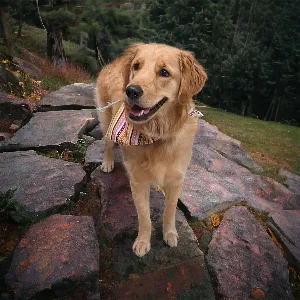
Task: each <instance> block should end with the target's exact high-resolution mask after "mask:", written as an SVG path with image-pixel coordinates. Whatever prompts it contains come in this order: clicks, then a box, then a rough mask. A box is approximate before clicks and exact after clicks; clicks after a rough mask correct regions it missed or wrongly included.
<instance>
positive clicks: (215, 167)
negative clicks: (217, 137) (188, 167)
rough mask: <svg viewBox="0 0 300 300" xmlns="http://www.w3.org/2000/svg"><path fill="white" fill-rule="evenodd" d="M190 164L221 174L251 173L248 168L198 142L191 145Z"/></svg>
mask: <svg viewBox="0 0 300 300" xmlns="http://www.w3.org/2000/svg"><path fill="white" fill-rule="evenodd" d="M191 164H192V165H198V166H200V167H201V168H203V169H205V170H207V171H209V172H212V173H216V174H218V175H222V176H232V175H248V174H251V173H250V172H249V171H248V169H246V168H244V167H242V166H240V165H239V164H237V163H235V162H234V161H232V160H230V159H228V158H226V157H224V156H223V155H221V154H220V153H219V152H218V151H216V150H214V149H211V148H208V147H207V146H205V145H200V144H194V146H193V153H192V159H191Z"/></svg>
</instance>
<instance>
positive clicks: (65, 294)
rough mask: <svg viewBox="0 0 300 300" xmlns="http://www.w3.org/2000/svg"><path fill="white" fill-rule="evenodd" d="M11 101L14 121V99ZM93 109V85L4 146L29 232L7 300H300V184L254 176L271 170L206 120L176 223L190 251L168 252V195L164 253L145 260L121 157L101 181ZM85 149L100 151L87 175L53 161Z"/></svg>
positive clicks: (7, 178) (1, 159)
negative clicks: (67, 148)
mask: <svg viewBox="0 0 300 300" xmlns="http://www.w3.org/2000/svg"><path fill="white" fill-rule="evenodd" d="M1 99H2V100H1V101H2V102H1V103H2V104H1V103H0V104H1V105H5V107H6V111H7V112H9V111H10V106H11V105H13V104H11V99H7V100H5V95H3V97H2V98H1ZM3 103H4V104H3ZM19 105H20V107H19V109H21V110H20V112H21V111H22V105H23V104H22V103H21V102H20V104H19ZM92 107H93V86H92V85H86V84H74V85H70V86H66V87H63V88H61V89H60V90H58V91H56V92H53V93H50V94H48V95H47V96H45V97H44V98H43V99H42V100H41V102H40V104H39V107H38V108H37V109H38V110H39V111H38V112H36V113H34V114H33V116H31V115H30V114H29V115H28V114H26V117H25V118H31V119H30V120H29V122H27V121H28V120H27V121H26V122H23V123H22V121H21V122H20V124H22V125H25V126H23V127H22V128H21V129H19V130H18V131H17V132H16V133H14V134H13V133H11V134H10V135H8V136H7V135H3V136H4V141H2V142H1V143H0V152H2V153H0V176H1V181H0V192H1V193H2V194H4V193H6V192H7V191H8V190H14V194H13V201H14V202H13V203H14V209H12V211H11V212H10V214H11V216H12V217H13V218H14V220H15V221H16V222H27V224H28V225H27V227H24V228H26V229H25V230H24V235H23V237H22V238H21V240H20V241H19V244H18V246H17V247H16V249H15V250H14V252H13V253H11V254H12V256H11V257H4V258H1V259H0V269H1V270H3V271H4V273H3V275H2V276H0V278H3V279H5V282H6V283H5V286H6V288H5V290H4V291H2V290H0V299H90V300H91V299H100V297H101V299H102V300H103V299H104V300H105V299H205V300H210V299H237V300H240V299H297V297H298V296H299V294H297V292H295V291H294V298H293V295H292V291H291V287H290V284H289V271H288V264H289V265H292V266H293V267H296V268H298V269H300V234H299V232H300V194H299V192H298V191H299V186H300V180H299V178H298V177H299V176H298V177H297V176H295V175H293V174H292V175H290V174H288V173H285V174H286V175H285V176H286V177H287V182H286V183H287V187H285V186H283V185H281V184H279V183H277V182H275V181H274V180H271V179H268V178H264V177H262V176H259V175H255V174H252V173H251V170H256V171H259V170H261V167H260V166H258V165H257V164H256V163H255V162H254V161H253V160H252V159H251V157H250V156H249V155H248V154H247V152H246V151H245V150H244V149H243V148H242V146H241V144H240V142H238V141H236V140H234V139H232V138H230V137H228V136H226V135H224V134H222V133H221V132H219V131H218V130H217V128H216V127H215V126H211V125H210V124H208V123H207V122H205V121H203V120H201V122H200V128H199V129H200V130H199V132H198V134H197V136H196V139H195V144H194V149H193V157H192V161H191V165H190V167H189V169H188V172H187V175H186V180H185V183H184V186H183V191H182V195H181V197H180V205H179V207H180V209H178V211H177V213H176V223H177V229H178V233H179V236H180V239H179V244H178V247H176V248H169V247H168V246H167V245H165V244H164V242H163V238H162V219H161V216H162V211H163V208H164V200H163V195H162V193H161V192H158V191H156V190H155V189H152V190H151V196H150V197H151V218H152V220H153V228H152V246H151V247H152V248H151V251H150V252H149V253H148V254H147V255H146V256H145V257H143V258H138V257H136V256H135V255H134V254H133V252H132V250H131V248H132V244H133V241H134V239H135V237H136V234H137V214H136V211H135V208H134V205H133V201H132V196H131V192H130V186H129V181H128V178H127V176H126V172H125V170H124V166H123V164H122V159H121V152H120V149H119V148H117V149H116V164H115V170H114V171H113V172H112V173H109V174H104V173H102V172H100V170H99V167H97V166H99V165H100V163H101V161H102V158H103V147H104V143H103V141H102V140H101V138H102V136H103V135H102V134H101V132H100V130H99V127H97V120H96V117H95V113H94V111H93V110H92V109H91V108H92ZM1 118H5V113H4V116H3V115H1ZM15 119H16V121H18V120H24V115H22V113H19V115H16V116H15ZM12 134H13V136H12V137H10V136H11V135H12ZM81 138H88V139H89V141H90V142H92V143H91V145H90V146H89V147H88V149H87V151H86V153H85V162H84V164H83V165H81V164H79V163H73V162H67V161H64V160H61V159H57V158H50V157H46V156H43V155H41V154H43V151H44V148H45V147H47V148H48V149H49V148H53V149H56V148H57V147H59V146H60V145H66V144H68V145H72V144H76V143H77V142H78V140H79V139H81ZM95 139H96V140H95ZM284 172H286V171H284ZM80 195H81V196H80ZM89 205H90V206H89ZM254 211H256V213H255V214H253V213H254ZM215 214H220V215H221V217H220V218H219V217H216V216H215ZM222 216H223V218H222ZM257 216H261V218H260V219H259V218H257ZM210 217H214V218H216V219H217V220H219V221H218V222H217V223H219V222H220V225H219V224H215V223H214V222H213V221H211V220H214V219H213V218H212V219H210ZM262 219H263V221H262ZM188 221H189V222H188ZM28 222H29V223H28ZM31 223H32V224H31ZM30 224H31V225H30ZM189 224H190V225H189ZM218 225H219V227H218ZM214 226H215V227H214ZM213 228H215V229H214V230H213ZM267 229H268V232H269V233H270V232H273V233H274V234H275V235H276V236H277V238H278V239H279V241H280V242H281V243H282V244H283V245H284V249H285V251H284V255H283V252H282V250H280V249H279V248H278V246H277V245H276V244H275V243H274V236H271V237H272V239H273V240H272V239H271V237H270V235H268V233H267ZM8 242H9V241H8ZM0 249H1V248H0ZM99 250H100V252H99ZM4 261H5V264H4V263H2V262H4ZM7 261H9V262H10V263H8V264H7ZM1 286H2V285H0V288H1ZM1 293H2V294H1Z"/></svg>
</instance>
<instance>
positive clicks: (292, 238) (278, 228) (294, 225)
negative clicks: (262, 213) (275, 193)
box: [269, 210, 300, 269]
mask: <svg viewBox="0 0 300 300" xmlns="http://www.w3.org/2000/svg"><path fill="white" fill-rule="evenodd" d="M271 217H272V219H273V222H272V223H270V224H269V225H270V227H271V228H272V229H273V231H274V232H275V234H276V235H277V236H278V237H279V239H280V240H281V241H282V242H283V243H284V245H285V246H286V248H287V249H288V251H289V252H290V254H291V255H292V257H293V263H295V264H296V265H297V266H298V268H299V269H300V210H284V211H280V212H274V213H272V214H271Z"/></svg>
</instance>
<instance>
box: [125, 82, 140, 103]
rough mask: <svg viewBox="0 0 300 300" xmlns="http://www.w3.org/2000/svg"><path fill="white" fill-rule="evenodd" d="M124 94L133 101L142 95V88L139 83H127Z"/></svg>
mask: <svg viewBox="0 0 300 300" xmlns="http://www.w3.org/2000/svg"><path fill="white" fill-rule="evenodd" d="M126 95H127V97H128V98H129V99H130V100H132V101H135V100H137V99H139V98H140V97H141V96H142V95H143V89H142V88H141V87H140V86H139V85H129V86H128V87H127V88H126Z"/></svg>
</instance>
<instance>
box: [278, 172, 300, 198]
mask: <svg viewBox="0 0 300 300" xmlns="http://www.w3.org/2000/svg"><path fill="white" fill-rule="evenodd" d="M279 175H281V176H283V177H285V183H286V185H287V186H288V188H289V190H291V191H292V192H293V193H295V194H298V195H300V176H299V175H296V174H293V173H291V172H289V171H288V170H285V169H280V170H279Z"/></svg>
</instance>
